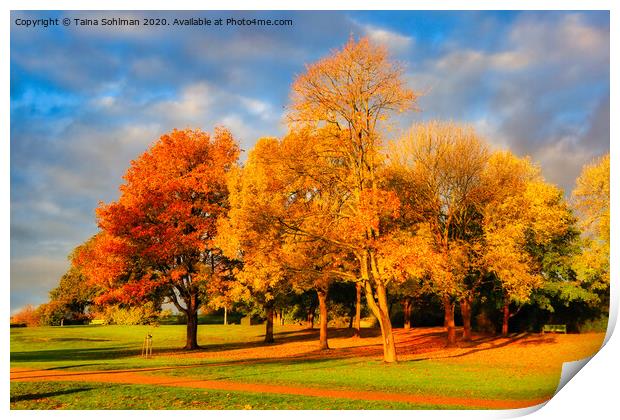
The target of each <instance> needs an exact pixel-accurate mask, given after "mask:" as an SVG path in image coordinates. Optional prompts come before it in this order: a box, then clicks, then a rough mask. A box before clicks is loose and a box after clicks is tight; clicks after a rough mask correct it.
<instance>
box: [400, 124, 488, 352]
mask: <svg viewBox="0 0 620 420" xmlns="http://www.w3.org/2000/svg"><path fill="white" fill-rule="evenodd" d="M389 156H390V168H389V174H390V175H389V176H390V177H391V178H392V180H391V184H392V185H395V190H396V191H397V192H398V195H399V198H400V200H401V202H402V211H403V214H404V215H405V216H406V217H405V218H404V221H402V222H401V228H402V229H405V230H409V231H413V232H414V233H415V234H416V235H417V236H419V237H420V240H421V242H420V243H421V244H422V246H423V247H425V248H426V250H427V252H426V255H427V258H424V259H423V260H420V261H419V262H420V263H422V262H423V263H424V264H425V265H423V267H422V269H423V270H424V271H425V272H426V273H427V275H428V276H429V278H430V283H431V287H432V289H433V291H434V292H435V293H436V294H437V295H438V296H439V297H440V298H441V300H442V303H443V307H444V318H445V326H446V330H447V333H448V334H447V335H448V340H447V343H448V345H449V346H452V345H455V344H456V326H455V322H454V310H455V304H456V303H457V302H460V303H461V307H462V312H464V313H465V314H466V315H467V314H468V310H469V308H470V307H471V302H472V300H473V296H472V295H473V290H472V289H473V288H474V287H475V285H472V284H468V283H467V282H466V279H467V278H468V277H469V276H471V275H472V273H473V272H475V271H476V269H477V268H476V261H477V258H476V256H477V251H478V250H479V248H480V244H479V239H480V235H479V234H476V231H477V229H476V228H475V226H476V225H477V224H479V219H480V212H481V207H482V205H483V203H484V202H485V200H486V195H487V191H486V189H485V183H484V178H483V174H484V169H485V166H486V164H487V161H488V156H489V154H488V151H487V147H486V145H485V144H484V143H483V142H482V141H481V140H480V139H479V137H478V136H477V135H476V134H475V133H474V132H473V130H471V129H469V128H464V127H460V126H458V125H456V124H452V123H441V122H429V123H426V124H419V125H416V126H414V127H413V128H412V129H411V131H410V132H409V134H408V135H407V136H405V137H404V138H402V139H401V140H400V141H398V142H396V143H394V144H392V145H391V148H390V153H389ZM466 325H467V328H466V329H465V338H469V337H470V331H471V329H470V323H469V319H468V317H466Z"/></svg>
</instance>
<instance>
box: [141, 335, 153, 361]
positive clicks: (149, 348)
mask: <svg viewBox="0 0 620 420" xmlns="http://www.w3.org/2000/svg"><path fill="white" fill-rule="evenodd" d="M141 355H142V357H145V358H147V359H149V358H150V357H151V356H152V355H153V336H152V335H151V333H147V334H146V337H144V342H143V343H142V352H141Z"/></svg>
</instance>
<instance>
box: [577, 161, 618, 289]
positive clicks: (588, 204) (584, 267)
mask: <svg viewBox="0 0 620 420" xmlns="http://www.w3.org/2000/svg"><path fill="white" fill-rule="evenodd" d="M609 191H610V190H609V154H606V155H604V156H601V157H599V158H598V159H595V160H594V161H593V162H591V163H590V164H588V165H585V166H584V168H583V169H582V172H581V174H580V176H579V178H577V183H576V187H575V189H574V191H573V193H572V201H573V203H574V207H575V209H576V210H577V214H578V216H579V225H580V227H581V229H582V231H583V234H582V243H583V246H582V252H581V254H580V255H579V256H577V257H576V258H575V262H574V264H573V267H574V269H575V271H576V272H577V276H578V278H579V279H580V281H581V282H582V283H583V284H585V285H587V286H588V288H589V289H591V290H593V291H597V292H602V293H608V290H609V243H610V240H609V238H610V229H609V227H610V224H609V223H610V218H609V214H610V205H609Z"/></svg>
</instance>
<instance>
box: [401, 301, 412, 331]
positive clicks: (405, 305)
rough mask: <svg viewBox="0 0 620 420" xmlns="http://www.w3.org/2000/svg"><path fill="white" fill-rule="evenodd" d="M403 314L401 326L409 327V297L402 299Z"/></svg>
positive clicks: (406, 328) (407, 328)
mask: <svg viewBox="0 0 620 420" xmlns="http://www.w3.org/2000/svg"><path fill="white" fill-rule="evenodd" d="M403 316H404V318H405V321H404V325H403V327H404V328H405V330H409V329H411V298H410V297H406V298H405V299H403Z"/></svg>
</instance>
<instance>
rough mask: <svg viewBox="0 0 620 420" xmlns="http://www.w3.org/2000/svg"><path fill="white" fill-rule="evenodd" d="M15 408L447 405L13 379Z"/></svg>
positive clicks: (408, 407)
mask: <svg viewBox="0 0 620 420" xmlns="http://www.w3.org/2000/svg"><path fill="white" fill-rule="evenodd" d="M11 408H12V409H14V410H33V409H36V410H52V409H73V410H178V409H183V410H187V409H190V410H244V409H246V410H247V409H253V410H276V409H284V410H319V409H329V410H362V409H364V410H369V409H370V410H372V409H381V410H391V409H394V410H411V409H428V410H432V409H436V408H441V407H439V406H434V405H432V404H423V405H417V404H407V403H399V402H389V401H359V400H346V399H337V398H314V397H303V396H297V395H274V394H256V393H250V392H226V391H211V390H209V391H205V390H194V389H189V388H167V387H161V386H150V385H116V384H96V383H95V384H84V383H77V382H36V383H29V382H25V383H11ZM451 408H454V409H458V408H459V407H458V406H452V407H451ZM469 408H471V407H469Z"/></svg>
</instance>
